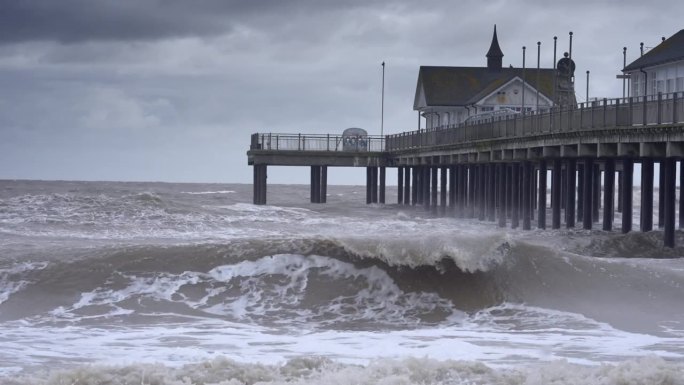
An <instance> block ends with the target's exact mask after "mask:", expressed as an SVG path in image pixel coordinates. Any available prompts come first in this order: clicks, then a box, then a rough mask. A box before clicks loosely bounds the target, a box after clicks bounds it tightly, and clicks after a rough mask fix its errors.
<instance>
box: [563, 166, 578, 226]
mask: <svg viewBox="0 0 684 385" xmlns="http://www.w3.org/2000/svg"><path fill="white" fill-rule="evenodd" d="M565 168H566V173H565V175H567V183H566V190H565V194H564V195H565V196H566V201H565V227H567V228H568V229H571V228H573V227H575V197H576V195H577V183H576V182H577V161H576V160H575V159H568V161H567V163H566V166H565Z"/></svg>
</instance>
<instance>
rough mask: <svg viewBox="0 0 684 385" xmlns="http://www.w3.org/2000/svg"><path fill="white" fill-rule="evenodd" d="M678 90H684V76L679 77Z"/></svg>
mask: <svg viewBox="0 0 684 385" xmlns="http://www.w3.org/2000/svg"><path fill="white" fill-rule="evenodd" d="M677 91H684V77H682V78H677Z"/></svg>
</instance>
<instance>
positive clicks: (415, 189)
mask: <svg viewBox="0 0 684 385" xmlns="http://www.w3.org/2000/svg"><path fill="white" fill-rule="evenodd" d="M411 173H412V174H413V178H412V179H413V184H412V185H411V205H413V206H415V205H417V204H418V191H419V186H420V181H419V176H418V167H416V166H413V167H411Z"/></svg>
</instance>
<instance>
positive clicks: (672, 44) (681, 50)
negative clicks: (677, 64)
mask: <svg viewBox="0 0 684 385" xmlns="http://www.w3.org/2000/svg"><path fill="white" fill-rule="evenodd" d="M682 59H684V29H683V30H681V31H679V32H677V33H675V34H674V35H672V36H670V38H669V39H667V40H665V41H664V42H662V43H660V44H658V45H657V46H656V47H654V48H653V49H651V50H650V51H648V52H646V53H645V54H644V56H641V57H640V58H638V59H636V60H635V61H633V62H632V63H630V64H629V65H627V67H625V68H624V69H623V70H622V71H624V72H630V71H634V70H638V69H640V68H646V67H653V66H655V65H659V64H665V63H669V62H672V61H677V60H682Z"/></svg>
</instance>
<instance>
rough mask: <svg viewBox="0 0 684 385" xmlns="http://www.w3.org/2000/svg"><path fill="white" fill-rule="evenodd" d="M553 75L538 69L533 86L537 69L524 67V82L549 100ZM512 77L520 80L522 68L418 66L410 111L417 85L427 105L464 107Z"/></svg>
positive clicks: (549, 69) (416, 101) (418, 91)
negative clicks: (416, 81) (416, 82)
mask: <svg viewBox="0 0 684 385" xmlns="http://www.w3.org/2000/svg"><path fill="white" fill-rule="evenodd" d="M555 73H556V72H555V70H554V69H552V68H542V69H540V70H539V85H538V86H537V69H536V68H527V69H526V71H525V83H526V84H528V85H529V86H531V87H533V88H535V89H538V90H539V92H541V93H542V94H544V96H546V97H547V98H549V99H551V98H552V95H553V81H554V76H555ZM515 77H519V78H521V79H522V68H501V69H496V70H492V69H489V68H486V67H429V66H421V67H420V71H419V72H418V85H417V86H416V97H415V100H414V103H413V108H414V109H417V108H418V103H419V101H418V98H419V95H420V91H421V85H422V88H423V91H424V92H425V102H426V104H427V105H428V106H464V105H471V104H474V103H476V102H477V101H479V100H481V99H482V98H484V97H485V96H487V95H489V94H491V93H492V92H494V91H496V90H497V89H498V88H499V87H501V86H503V85H504V84H506V83H507V82H509V81H510V80H512V79H514V78H515Z"/></svg>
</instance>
